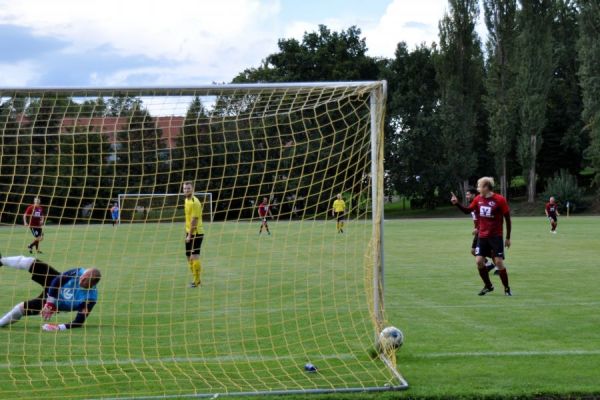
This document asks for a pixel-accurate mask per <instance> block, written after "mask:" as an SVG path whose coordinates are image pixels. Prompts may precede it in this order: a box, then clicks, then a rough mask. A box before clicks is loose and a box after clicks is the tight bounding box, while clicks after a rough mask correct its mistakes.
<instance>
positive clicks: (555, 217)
mask: <svg viewBox="0 0 600 400" xmlns="http://www.w3.org/2000/svg"><path fill="white" fill-rule="evenodd" d="M548 218H549V219H550V220H552V221H554V222H558V217H557V216H556V215H549V216H548Z"/></svg>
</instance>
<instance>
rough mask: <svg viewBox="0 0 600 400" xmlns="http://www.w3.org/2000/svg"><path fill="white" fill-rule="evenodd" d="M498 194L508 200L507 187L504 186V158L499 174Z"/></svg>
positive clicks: (504, 158) (503, 158)
mask: <svg viewBox="0 0 600 400" xmlns="http://www.w3.org/2000/svg"><path fill="white" fill-rule="evenodd" d="M500 194H501V195H502V196H504V197H505V198H507V199H508V185H507V184H506V156H505V157H502V173H501V174H500Z"/></svg>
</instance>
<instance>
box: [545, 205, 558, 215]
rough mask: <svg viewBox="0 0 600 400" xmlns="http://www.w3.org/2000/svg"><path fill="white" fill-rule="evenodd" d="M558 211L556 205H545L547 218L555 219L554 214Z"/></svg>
mask: <svg viewBox="0 0 600 400" xmlns="http://www.w3.org/2000/svg"><path fill="white" fill-rule="evenodd" d="M557 211H558V204H556V203H554V204H552V203H546V212H547V213H548V216H549V217H556V212H557Z"/></svg>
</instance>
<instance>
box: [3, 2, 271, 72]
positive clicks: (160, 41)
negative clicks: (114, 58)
mask: <svg viewBox="0 0 600 400" xmlns="http://www.w3.org/2000/svg"><path fill="white" fill-rule="evenodd" d="M280 8H281V6H280V3H279V0H228V1H219V2H215V1H194V0H170V1H168V2H165V1H163V0H160V1H159V0H149V1H133V0H130V1H124V0H87V1H81V0H53V1H47V0H28V1H12V0H0V23H4V24H11V25H17V26H21V27H26V28H29V29H31V30H32V32H33V33H34V34H35V35H40V36H48V37H53V38H57V39H61V40H63V41H65V42H66V43H68V47H67V49H66V50H64V51H66V52H69V53H77V54H82V53H86V52H87V53H90V56H93V51H96V50H97V49H100V48H101V49H104V50H105V51H106V50H108V51H112V52H115V53H117V54H119V55H121V56H125V57H132V56H140V57H144V58H149V59H152V60H157V61H158V64H159V65H160V63H167V64H170V66H168V67H157V68H150V69H149V70H148V71H146V72H154V73H157V72H158V73H159V75H161V71H162V74H165V75H171V74H172V72H173V71H177V70H180V71H182V72H186V73H192V76H193V75H194V71H195V72H196V76H198V75H202V76H213V77H214V79H217V77H221V79H222V77H227V79H229V78H231V77H233V76H234V75H235V74H236V73H237V72H240V71H241V70H242V69H244V68H246V67H248V66H249V65H255V64H258V62H259V61H260V60H261V59H262V58H264V56H265V55H266V54H268V52H269V51H272V50H274V49H275V46H276V40H275V38H276V37H277V36H276V35H277V34H276V33H274V32H273V29H274V24H273V26H272V25H271V24H270V21H271V20H272V19H274V17H275V16H276V15H277V14H278V13H279V12H280ZM173 66H175V68H173ZM99 67H100V66H99ZM100 69H101V68H99V71H97V72H96V76H97V78H96V79H100V80H102V79H108V78H106V77H102V75H101V72H100ZM130 72H131V71H130ZM126 73H127V72H126V71H124V72H123V74H126ZM115 79H118V77H117V78H115ZM152 83H153V82H152Z"/></svg>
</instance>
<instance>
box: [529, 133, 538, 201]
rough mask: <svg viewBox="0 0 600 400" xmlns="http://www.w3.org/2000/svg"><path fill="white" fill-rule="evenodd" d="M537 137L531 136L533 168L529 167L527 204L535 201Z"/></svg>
mask: <svg viewBox="0 0 600 400" xmlns="http://www.w3.org/2000/svg"><path fill="white" fill-rule="evenodd" d="M536 147H537V135H531V166H530V167H529V179H528V181H527V202H528V203H533V202H534V201H535V164H536V158H537V151H536Z"/></svg>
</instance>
